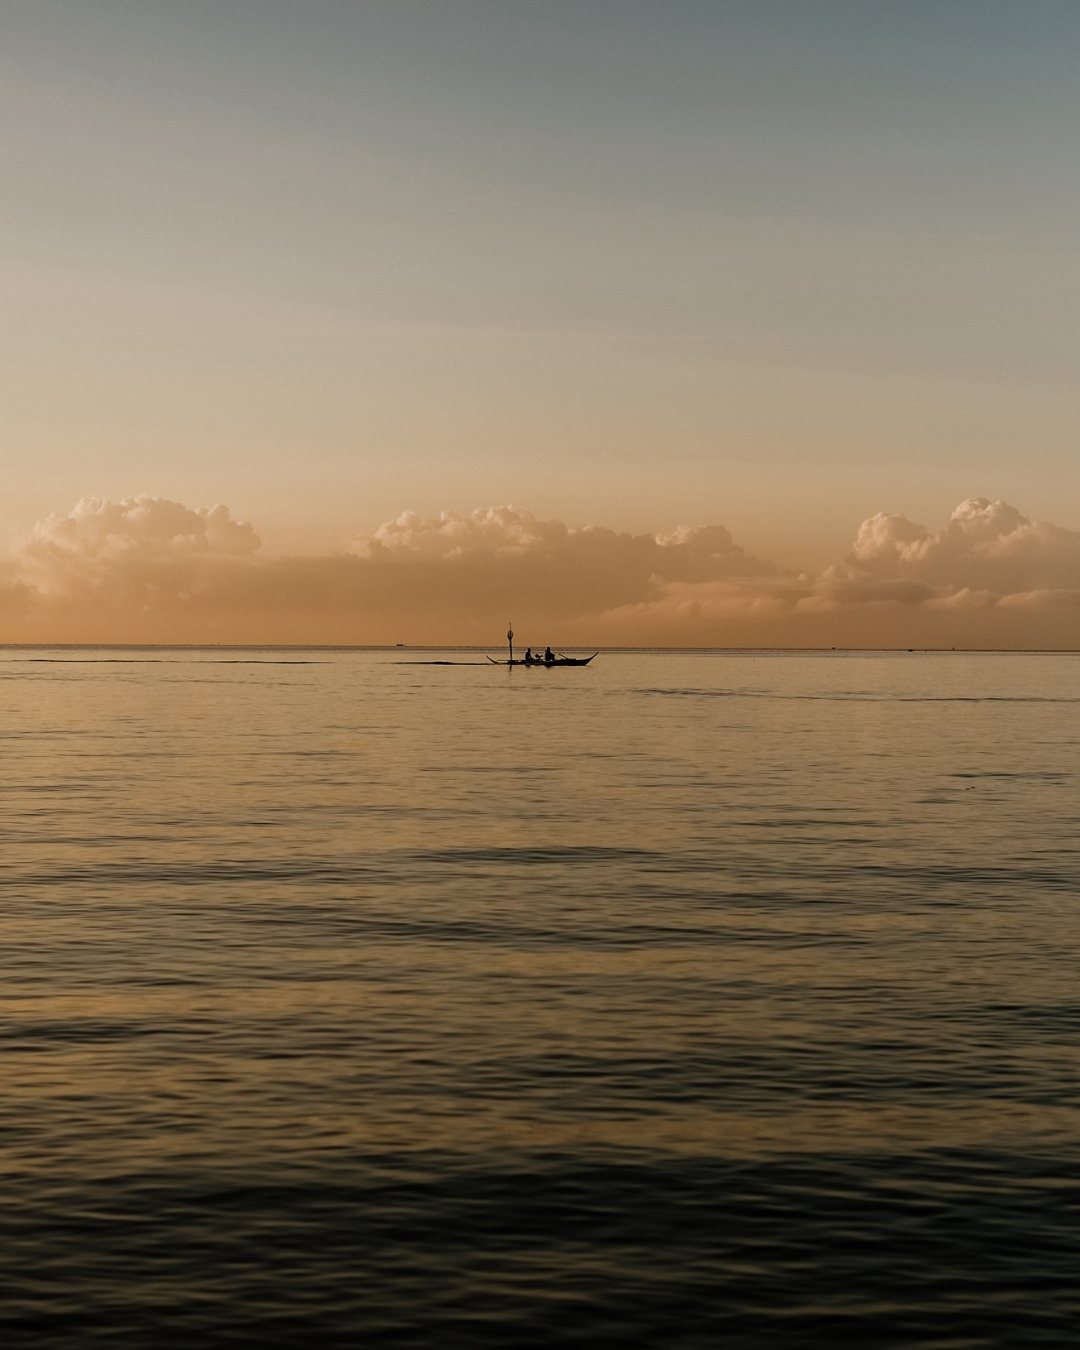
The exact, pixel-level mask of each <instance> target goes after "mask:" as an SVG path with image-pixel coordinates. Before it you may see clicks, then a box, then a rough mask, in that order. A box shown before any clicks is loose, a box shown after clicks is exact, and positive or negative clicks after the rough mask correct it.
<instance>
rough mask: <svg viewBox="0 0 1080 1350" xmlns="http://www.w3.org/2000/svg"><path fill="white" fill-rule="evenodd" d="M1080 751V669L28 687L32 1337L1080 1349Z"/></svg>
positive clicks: (9, 998)
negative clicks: (1079, 1093)
mask: <svg viewBox="0 0 1080 1350" xmlns="http://www.w3.org/2000/svg"><path fill="white" fill-rule="evenodd" d="M409 655H415V654H413V653H409ZM459 659H462V660H466V659H468V658H467V657H464V656H463V657H461V658H459ZM1078 739H1080V658H1077V657H1073V656H1067V655H1049V656H1026V655H1025V656H1017V655H1010V656H994V655H961V654H956V655H953V654H949V655H920V654H907V653H903V654H891V655H854V654H837V655H784V654H776V655H761V654H742V655H740V654H727V655H725V654H716V655H708V654H702V655H683V654H632V655H631V654H610V655H607V654H605V655H602V656H601V657H599V658H598V659H597V661H596V662H595V663H594V664H593V665H592V666H591V667H589V668H588V669H585V670H562V671H542V670H541V671H521V670H515V671H508V670H506V669H502V670H498V669H495V668H493V667H492V668H481V667H477V666H460V667H457V666H438V667H428V666H420V665H408V666H406V665H400V664H396V662H395V658H394V655H393V654H392V653H385V652H381V653H375V652H346V651H331V652H326V651H322V652H311V653H299V652H295V651H287V652H278V653H275V652H273V651H257V652H242V651H239V652H238V651H213V652H211V651H205V652H194V651H174V652H168V651H165V652H163V651H149V652H141V653H140V652H133V651H119V652H117V651H114V652H108V651H101V650H99V651H71V650H67V651H58V650H52V651H40V652H29V651H25V650H14V649H10V648H9V649H5V650H0V745H2V750H3V775H2V778H0V804H2V811H0V842H2V850H0V900H2V904H0V960H2V963H3V981H2V985H0V998H2V1000H3V1003H2V1008H3V1019H2V1023H0V1055H2V1060H0V1068H2V1077H0V1158H2V1163H3V1190H2V1206H0V1285H2V1287H0V1314H2V1317H0V1320H2V1322H3V1328H4V1330H5V1331H6V1338H5V1339H6V1343H7V1344H10V1345H35V1346H37V1345H41V1346H65V1347H67V1346H70V1347H83V1346H88V1347H95V1348H96V1347H104V1346H109V1347H120V1348H122V1347H130V1346H151V1345H153V1346H163V1347H173V1346H198V1345H245V1346H247V1345H250V1346H265V1347H273V1346H293V1345H296V1346H300V1345H308V1344H311V1345H321V1346H383V1345H386V1346H425V1347H426V1346H453V1347H458V1346H460V1347H486V1346H591V1345H599V1344H600V1343H602V1342H605V1343H608V1344H613V1345H615V1346H624V1347H637V1346H656V1347H664V1348H665V1350H666V1348H667V1347H706V1346H747V1347H758V1346H761V1347H778V1348H779V1347H785V1348H786V1347H799V1346H830V1345H851V1346H897V1347H899V1346H919V1347H938V1348H939V1350H967V1348H968V1347H986V1346H994V1347H1005V1346H1008V1347H1014V1346H1017V1347H1019V1346H1055V1347H1056V1346H1065V1345H1072V1344H1076V1343H1077V1339H1078V1333H1080V1293H1078V1289H1080V1203H1078V1201H1080V1109H1078V1098H1077V1088H1078V1082H1080V1073H1078V1070H1080V970H1078V948H1080V904H1078V890H1080V844H1078V834H1077V817H1078V814H1080V811H1078V808H1080V792H1078V786H1080V753H1078V744H1077V743H1078Z"/></svg>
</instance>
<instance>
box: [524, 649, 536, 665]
mask: <svg viewBox="0 0 1080 1350" xmlns="http://www.w3.org/2000/svg"><path fill="white" fill-rule="evenodd" d="M536 659H537V658H536V657H535V656H533V654H532V648H531V647H526V648H525V655H524V656H523V657H522V660H523V661H524V662H525V664H526V665H527V666H531V665H532V663H533V662H534V661H535V660H536Z"/></svg>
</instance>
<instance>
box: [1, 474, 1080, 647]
mask: <svg viewBox="0 0 1080 1350" xmlns="http://www.w3.org/2000/svg"><path fill="white" fill-rule="evenodd" d="M509 617H513V618H514V619H515V626H516V628H517V629H518V631H519V634H520V636H521V639H522V640H523V641H533V642H536V643H543V642H548V641H551V642H554V643H557V644H560V645H570V644H574V643H582V644H591V643H595V644H597V645H617V644H627V645H634V644H670V645H703V646H754V645H768V646H788V645H790V646H841V645H843V646H923V645H927V646H957V647H959V646H979V647H997V646H1000V647H1013V646H1016V647H1077V646H1080V533H1077V532H1076V531H1073V530H1070V529H1066V528H1064V527H1062V526H1059V525H1052V524H1049V523H1047V522H1043V521H1035V520H1029V519H1028V518H1027V517H1025V516H1023V515H1022V514H1021V513H1020V512H1019V511H1018V510H1017V509H1016V508H1015V507H1013V506H1010V505H1009V504H1008V503H1006V502H1001V501H995V502H991V501H989V500H987V499H986V498H983V497H972V498H969V499H968V500H966V501H964V502H961V504H960V505H959V506H958V507H957V508H956V510H955V511H954V512H953V513H952V516H951V517H950V519H949V520H948V522H947V523H946V524H945V525H944V527H943V528H941V529H940V530H937V531H936V532H934V531H931V530H930V529H928V528H927V527H926V526H924V525H920V524H918V523H916V522H914V521H911V520H908V519H906V518H905V517H903V516H897V515H889V514H886V513H878V514H876V515H873V516H871V517H869V518H868V519H867V520H865V521H863V523H862V524H861V525H860V526H859V527H858V529H857V531H856V532H855V538H854V541H853V543H852V546H851V549H850V551H849V552H848V553H847V555H846V556H845V557H843V558H841V559H839V560H838V561H837V562H836V563H834V564H833V565H832V566H830V567H829V568H827V569H826V570H825V571H824V572H823V573H821V574H820V575H815V576H812V575H808V574H806V573H794V572H791V571H785V570H784V569H781V568H779V567H777V566H776V565H775V564H773V563H770V562H768V561H766V560H764V559H761V558H756V557H754V556H752V555H751V554H749V553H748V552H747V551H746V550H745V549H743V548H742V547H741V546H740V545H739V544H737V543H736V542H735V540H734V539H733V537H732V535H731V533H730V532H729V531H728V530H727V529H726V528H725V527H724V526H722V525H704V526H696V527H681V528H679V529H676V530H674V531H671V532H668V533H658V534H628V533H624V532H620V531H617V530H612V529H608V528H605V527H603V526H600V525H568V524H565V523H563V522H561V521H557V520H540V519H538V518H537V517H536V516H534V515H532V514H531V513H529V512H527V511H521V510H517V509H515V508H513V507H509V506H503V507H494V508H488V509H482V510H476V511H473V512H471V513H468V514H459V513H457V512H452V511H447V512H443V513H442V514H441V515H439V516H436V517H429V518H424V517H421V516H419V515H417V514H416V513H415V512H411V511H406V512H404V513H403V514H402V515H400V516H398V517H397V518H396V519H395V520H392V521H388V522H386V523H385V524H383V525H381V526H379V528H378V529H376V530H375V531H374V533H372V534H370V535H368V536H366V537H361V538H356V539H354V540H352V541H346V542H344V543H343V546H342V548H341V550H340V551H339V552H336V553H328V554H324V555H318V556H304V557H296V556H293V557H268V556H264V555H263V554H261V552H260V549H259V539H258V536H257V535H256V533H255V530H254V529H253V527H252V526H251V525H250V524H247V523H246V522H244V521H240V520H237V519H235V518H234V517H233V515H232V513H231V512H230V510H229V508H228V507H226V506H220V505H219V506H214V507H212V508H209V509H206V508H191V507H188V506H185V505H183V504H181V503H179V502H175V501H170V500H167V499H165V498H161V497H149V496H140V497H130V498H125V499H123V500H122V501H118V502H113V501H107V500H103V499H89V500H86V501H83V502H80V503H79V504H78V505H77V506H75V507H74V508H73V509H72V510H71V511H70V512H68V513H67V514H66V515H52V516H49V517H48V518H47V519H45V520H43V521H41V522H39V523H38V524H37V525H35V526H34V527H33V528H32V529H31V530H30V531H29V533H28V534H27V535H26V536H25V538H23V539H22V540H21V541H19V542H18V544H17V546H16V548H15V550H14V551H13V553H12V554H11V556H10V558H9V559H8V560H7V561H6V562H5V563H4V564H2V565H0V633H2V640H4V641H8V642H291V643H324V642H325V643H335V642H341V643H349V642H355V643H366V642H372V643H379V642H385V643H390V642H407V643H414V644H423V643H453V642H462V643H473V642H480V643H488V644H491V645H493V646H494V645H498V643H499V642H500V641H501V634H502V632H503V631H504V626H505V621H506V619H507V618H509Z"/></svg>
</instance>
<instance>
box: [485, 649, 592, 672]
mask: <svg viewBox="0 0 1080 1350" xmlns="http://www.w3.org/2000/svg"><path fill="white" fill-rule="evenodd" d="M598 655H599V653H598V652H593V654H592V656H560V657H558V658H557V659H556V660H554V661H496V660H495V658H494V657H493V656H489V657H488V660H489V661H490V662H491V664H492V665H493V666H524V667H525V668H526V669H527V670H550V669H551V668H552V667H553V666H587V665H588V664H589V662H590V661H591V660H593V658H594V657H596V656H598Z"/></svg>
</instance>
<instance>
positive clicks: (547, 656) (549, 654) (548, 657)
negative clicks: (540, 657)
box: [544, 647, 555, 666]
mask: <svg viewBox="0 0 1080 1350" xmlns="http://www.w3.org/2000/svg"><path fill="white" fill-rule="evenodd" d="M554 660H555V653H554V652H553V651H552V650H551V648H550V647H545V648H544V665H545V666H550V665H551V663H552V661H554Z"/></svg>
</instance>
